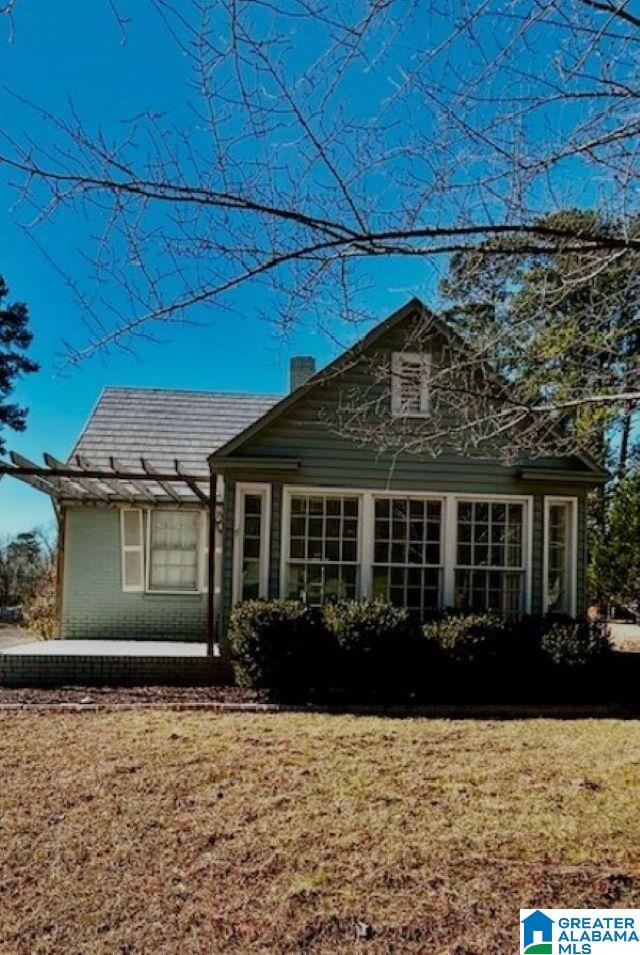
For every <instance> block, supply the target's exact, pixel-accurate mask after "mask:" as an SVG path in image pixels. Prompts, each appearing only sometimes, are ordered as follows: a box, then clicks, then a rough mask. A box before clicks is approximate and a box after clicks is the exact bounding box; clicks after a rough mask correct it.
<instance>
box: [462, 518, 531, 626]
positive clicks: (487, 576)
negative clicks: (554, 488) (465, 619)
mask: <svg viewBox="0 0 640 955" xmlns="http://www.w3.org/2000/svg"><path fill="white" fill-rule="evenodd" d="M455 560H456V563H455V606H456V607H463V608H469V609H473V610H479V611H485V610H491V611H495V612H496V613H499V614H502V615H505V616H514V615H517V614H519V613H521V612H522V610H523V597H524V572H525V559H524V504H522V503H504V502H493V501H458V507H457V541H456V558H455Z"/></svg>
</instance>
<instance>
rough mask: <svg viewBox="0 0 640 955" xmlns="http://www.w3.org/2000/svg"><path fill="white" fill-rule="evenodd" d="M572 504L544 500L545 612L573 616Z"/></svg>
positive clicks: (554, 499)
mask: <svg viewBox="0 0 640 955" xmlns="http://www.w3.org/2000/svg"><path fill="white" fill-rule="evenodd" d="M575 508H576V502H575V500H574V499H573V498H545V517H544V524H545V561H544V564H545V566H544V575H545V599H544V605H545V611H546V612H547V613H567V614H571V615H572V616H573V615H575V612H576V608H575V573H576V557H577V555H576V541H575V537H576V528H575V514H576V509H575Z"/></svg>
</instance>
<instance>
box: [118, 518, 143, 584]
mask: <svg viewBox="0 0 640 955" xmlns="http://www.w3.org/2000/svg"><path fill="white" fill-rule="evenodd" d="M129 511H133V512H134V513H137V515H138V540H139V542H140V543H139V544H125V529H124V516H125V514H126V513H128V512H129ZM129 553H139V554H140V560H141V562H142V568H141V571H142V572H141V574H140V583H139V584H127V583H125V581H126V569H125V565H126V555H127V554H129ZM146 563H147V560H146V554H145V547H144V519H143V513H142V508H141V507H122V508H120V574H121V582H122V592H123V593H125V594H140V593H144V586H145V579H146V577H145V575H146Z"/></svg>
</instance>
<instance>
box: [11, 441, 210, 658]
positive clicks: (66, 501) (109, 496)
mask: <svg viewBox="0 0 640 955" xmlns="http://www.w3.org/2000/svg"><path fill="white" fill-rule="evenodd" d="M9 458H10V463H9V462H6V461H2V460H0V479H1V478H2V477H3V476H4V475H5V474H7V475H9V476H11V477H14V478H17V480H19V481H23V482H25V483H26V484H30V485H31V486H32V487H35V488H37V490H39V491H42V493H43V494H47V495H48V496H49V497H50V498H51V500H52V502H53V506H54V510H55V512H56V517H57V519H58V524H59V528H60V546H59V550H58V569H59V576H58V592H60V588H61V585H62V566H63V562H62V552H63V545H64V533H63V530H64V528H63V521H64V517H63V515H64V510H63V508H64V506H65V505H72V504H78V503H84V504H91V503H96V504H100V505H103V506H105V505H107V506H108V505H115V504H122V503H129V504H135V505H136V506H138V507H139V506H144V505H145V504H147V505H149V504H153V505H157V504H167V503H168V504H174V505H175V504H180V505H194V504H197V505H200V506H201V507H202V506H203V505H206V507H207V509H208V513H209V541H210V542H213V541H214V540H215V526H216V490H217V481H216V475H215V474H214V473H213V472H211V473H203V472H200V473H189V472H188V471H187V469H186V468H184V467H183V466H182V465H181V464H180V461H179V460H178V459H176V458H174V459H173V460H172V466H171V467H167V465H166V463H163V464H158V463H155V464H154V463H153V462H152V461H150V460H149V459H148V458H146V457H140V458H137V459H135V462H133V461H129V460H128V461H120V460H119V459H117V458H115V457H113V456H109V458H108V459H107V460H106V463H104V462H95V461H92V460H91V459H89V458H87V457H86V456H85V455H82V454H75V455H73V456H72V457H71V458H70V460H69V461H60V460H58V459H57V458H56V457H54V455H52V454H48V453H45V454H43V460H44V464H43V465H39V464H36V463H35V462H34V461H30V460H29V459H28V458H26V457H24V456H23V455H21V454H18V453H17V452H15V451H10V452H9ZM208 553H209V556H208V592H207V646H208V652H209V654H210V655H213V653H214V644H215V638H216V632H215V631H216V626H215V624H216V621H215V608H214V596H215V594H214V579H215V546H209V552H208Z"/></svg>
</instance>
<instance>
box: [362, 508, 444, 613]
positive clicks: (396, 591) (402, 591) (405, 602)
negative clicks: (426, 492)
mask: <svg viewBox="0 0 640 955" xmlns="http://www.w3.org/2000/svg"><path fill="white" fill-rule="evenodd" d="M374 513H375V523H374V541H373V578H372V579H373V584H372V594H373V596H374V597H382V598H384V599H385V600H389V601H390V602H391V603H393V604H396V605H397V606H399V607H407V609H408V610H410V611H412V612H413V613H415V614H416V615H418V616H420V617H424V616H425V615H426V614H427V613H428V611H429V610H434V609H436V608H437V607H438V605H439V603H440V589H441V581H440V577H441V560H442V558H441V540H440V538H441V534H440V531H441V524H442V503H441V502H440V501H439V500H425V499H422V498H402V497H393V498H377V499H376V501H375V512H374Z"/></svg>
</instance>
